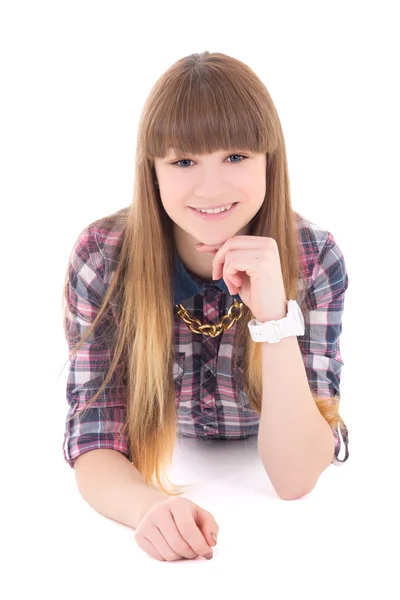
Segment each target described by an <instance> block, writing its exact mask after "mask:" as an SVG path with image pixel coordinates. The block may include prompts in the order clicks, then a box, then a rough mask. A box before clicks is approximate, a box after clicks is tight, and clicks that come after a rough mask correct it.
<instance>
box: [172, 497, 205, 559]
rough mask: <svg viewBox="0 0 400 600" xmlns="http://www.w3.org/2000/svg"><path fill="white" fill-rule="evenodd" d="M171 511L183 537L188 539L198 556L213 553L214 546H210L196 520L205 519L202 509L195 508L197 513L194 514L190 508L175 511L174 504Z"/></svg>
mask: <svg viewBox="0 0 400 600" xmlns="http://www.w3.org/2000/svg"><path fill="white" fill-rule="evenodd" d="M171 512H172V514H173V517H174V520H175V523H176V527H177V528H178V530H179V532H180V534H181V535H182V537H183V538H184V539H185V540H186V541H187V543H188V544H189V546H190V548H192V549H193V550H194V551H195V552H196V553H197V554H198V556H205V555H206V554H212V552H213V551H212V547H211V546H209V544H208V542H207V540H206V539H205V537H204V536H203V534H202V532H201V531H200V529H199V527H198V523H197V522H196V521H197V520H198V521H203V516H201V510H198V509H197V508H195V509H194V512H195V514H193V513H192V512H191V511H190V510H189V508H188V509H185V510H176V511H175V510H174V507H173V506H172V507H171ZM196 513H197V514H196ZM196 517H197V519H196Z"/></svg>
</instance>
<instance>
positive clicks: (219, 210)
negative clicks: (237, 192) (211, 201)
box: [196, 203, 233, 214]
mask: <svg viewBox="0 0 400 600" xmlns="http://www.w3.org/2000/svg"><path fill="white" fill-rule="evenodd" d="M231 206H233V203H232V204H228V205H227V206H222V207H221V208H214V209H212V208H209V209H200V208H196V210H197V211H198V212H202V213H209V214H214V213H220V212H224V211H225V210H229V209H230V208H231Z"/></svg>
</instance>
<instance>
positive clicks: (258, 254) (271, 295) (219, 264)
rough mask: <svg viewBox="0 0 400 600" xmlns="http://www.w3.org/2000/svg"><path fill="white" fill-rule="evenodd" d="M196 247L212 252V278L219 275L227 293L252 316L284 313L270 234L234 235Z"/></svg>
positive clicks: (275, 248)
mask: <svg viewBox="0 0 400 600" xmlns="http://www.w3.org/2000/svg"><path fill="white" fill-rule="evenodd" d="M196 248H197V250H198V251H199V252H214V253H215V256H214V259H213V279H221V277H223V279H224V281H225V283H226V285H227V287H228V290H229V293H230V294H232V295H235V294H239V295H240V298H241V299H242V300H243V302H244V303H245V304H246V305H247V306H248V307H249V308H250V310H251V312H252V313H253V315H254V316H255V318H256V319H259V320H260V321H263V322H264V321H270V320H273V319H275V320H277V319H282V318H283V317H286V314H287V300H286V293H285V286H284V283H283V277H282V270H281V263H280V258H279V249H278V245H277V243H276V241H275V240H274V239H273V238H269V237H260V236H253V235H236V236H234V237H232V238H229V239H228V240H226V242H224V243H223V244H220V245H215V246H212V245H207V244H198V245H196Z"/></svg>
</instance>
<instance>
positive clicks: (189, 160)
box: [171, 154, 248, 166]
mask: <svg viewBox="0 0 400 600" xmlns="http://www.w3.org/2000/svg"><path fill="white" fill-rule="evenodd" d="M231 156H240V157H241V158H242V159H246V158H248V157H247V156H244V155H243V154H230V155H229V156H228V158H231ZM182 162H193V161H192V160H191V159H190V158H182V159H181V160H177V161H176V162H174V163H171V164H172V165H177V166H180V165H179V163H182ZM233 162H234V163H237V162H243V160H235V161H233Z"/></svg>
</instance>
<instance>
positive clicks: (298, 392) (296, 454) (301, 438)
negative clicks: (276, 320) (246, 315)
mask: <svg viewBox="0 0 400 600" xmlns="http://www.w3.org/2000/svg"><path fill="white" fill-rule="evenodd" d="M262 346H263V347H262V380H263V386H262V387H263V393H262V412H261V416H260V426H259V433H258V451H259V456H260V458H261V461H262V463H263V466H264V468H265V470H266V473H267V474H268V476H269V478H270V480H271V483H272V485H273V486H274V488H275V490H276V492H277V493H278V494H279V496H281V497H282V498H284V499H287V500H290V499H295V498H299V497H301V496H304V495H305V494H307V493H309V492H310V491H311V490H312V489H313V487H314V486H315V484H316V482H317V480H318V478H319V476H320V474H321V473H322V471H324V470H325V469H326V468H327V467H328V466H329V465H330V464H331V462H332V459H333V455H334V448H335V446H334V436H333V433H332V429H331V427H330V425H329V423H328V422H327V421H326V420H325V418H324V417H323V416H322V415H321V413H320V412H319V410H318V407H317V405H316V403H315V401H314V399H313V397H312V395H311V390H310V387H309V384H308V379H307V374H306V370H305V367H304V362H303V358H302V355H301V350H300V347H299V344H298V341H297V337H296V336H291V337H287V338H283V339H282V340H280V341H279V342H278V343H277V344H269V343H267V342H263V343H262Z"/></svg>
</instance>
